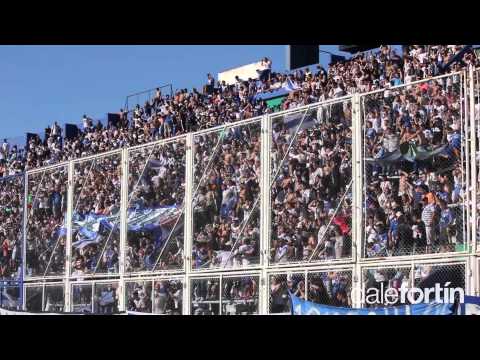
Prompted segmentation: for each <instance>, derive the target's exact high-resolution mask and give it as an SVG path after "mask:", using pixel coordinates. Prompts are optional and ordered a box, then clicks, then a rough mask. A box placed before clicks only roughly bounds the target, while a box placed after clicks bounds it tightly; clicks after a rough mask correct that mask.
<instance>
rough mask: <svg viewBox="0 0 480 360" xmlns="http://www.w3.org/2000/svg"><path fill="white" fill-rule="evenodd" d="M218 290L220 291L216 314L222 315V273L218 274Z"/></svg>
mask: <svg viewBox="0 0 480 360" xmlns="http://www.w3.org/2000/svg"><path fill="white" fill-rule="evenodd" d="M212 279H215V277H212ZM218 290H219V292H220V293H219V294H218V303H219V307H218V315H223V274H220V277H219V285H218Z"/></svg>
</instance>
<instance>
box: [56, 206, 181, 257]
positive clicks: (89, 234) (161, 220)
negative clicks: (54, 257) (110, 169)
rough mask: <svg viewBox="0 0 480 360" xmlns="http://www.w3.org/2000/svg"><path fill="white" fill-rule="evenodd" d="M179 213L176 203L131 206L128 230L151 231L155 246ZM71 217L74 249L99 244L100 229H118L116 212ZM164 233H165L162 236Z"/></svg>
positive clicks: (128, 214)
mask: <svg viewBox="0 0 480 360" xmlns="http://www.w3.org/2000/svg"><path fill="white" fill-rule="evenodd" d="M180 214H181V209H180V208H179V207H178V206H176V205H173V206H164V207H160V208H156V209H133V208H132V209H129V210H128V213H127V220H128V231H133V232H141V231H145V232H150V233H153V237H154V239H155V246H156V247H157V246H160V245H161V243H162V242H163V241H164V240H165V238H166V236H168V233H169V232H170V231H171V230H172V229H171V228H172V227H173V225H174V223H175V221H176V220H177V218H178V216H180ZM73 219H74V220H73V229H74V231H77V237H76V241H75V242H73V243H72V245H73V247H74V248H76V249H82V248H84V247H85V246H87V245H93V244H99V243H100V242H101V241H102V238H101V237H100V236H99V233H100V232H101V230H102V229H104V230H107V231H112V230H113V231H115V230H119V226H118V225H119V215H118V214H114V215H112V216H105V215H95V214H89V215H87V216H85V218H84V219H80V217H79V216H78V215H74V217H73ZM179 225H182V224H179ZM65 231H66V226H64V227H63V228H62V229H60V232H65ZM164 234H166V235H165V236H163V235H164Z"/></svg>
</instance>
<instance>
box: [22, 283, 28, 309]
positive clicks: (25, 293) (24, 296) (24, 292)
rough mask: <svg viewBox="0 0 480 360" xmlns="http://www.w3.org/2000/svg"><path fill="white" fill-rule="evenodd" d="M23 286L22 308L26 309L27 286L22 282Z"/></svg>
mask: <svg viewBox="0 0 480 360" xmlns="http://www.w3.org/2000/svg"><path fill="white" fill-rule="evenodd" d="M22 286H23V294H24V295H23V299H22V310H23V311H27V286H26V285H25V284H22Z"/></svg>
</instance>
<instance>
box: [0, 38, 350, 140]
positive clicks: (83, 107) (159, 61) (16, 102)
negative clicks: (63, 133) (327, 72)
mask: <svg viewBox="0 0 480 360" xmlns="http://www.w3.org/2000/svg"><path fill="white" fill-rule="evenodd" d="M320 49H321V50H325V51H329V52H333V53H335V54H341V55H348V54H345V53H340V52H339V51H338V45H321V46H320ZM264 56H267V57H269V58H271V59H272V62H273V70H274V71H284V70H285V64H286V46H285V45H192V46H185V45H181V46H180V45H178V46H175V45H169V46H164V45H158V46H104V45H102V46H100V45H97V46H41V45H38V46H0V109H1V110H0V111H1V116H0V125H1V126H0V137H1V139H3V138H9V139H12V140H13V141H14V142H15V143H17V142H19V143H20V144H22V145H23V144H24V139H25V133H26V132H35V133H39V134H41V135H42V136H43V131H44V129H45V127H47V126H50V125H51V124H53V122H54V121H57V122H58V123H59V124H61V125H63V124H65V123H77V124H78V123H80V122H81V119H82V116H83V115H84V114H87V115H88V116H90V117H92V118H93V119H103V118H105V117H106V114H107V113H108V112H117V111H119V110H120V108H122V107H123V106H124V104H125V98H126V96H127V95H130V94H133V93H136V92H140V91H143V90H146V89H151V88H155V87H157V86H160V85H165V84H172V86H173V90H174V91H175V90H176V89H180V88H182V89H183V88H187V89H188V90H191V89H192V88H193V87H196V88H197V89H201V88H202V86H203V84H204V83H205V81H206V76H207V73H212V74H213V75H214V76H215V77H217V74H218V73H219V72H221V71H223V70H227V69H231V68H234V67H237V66H241V65H245V64H249V63H252V62H256V61H259V60H260V59H261V58H262V57H264ZM329 60H330V56H329V55H327V54H323V53H321V55H320V63H321V64H322V65H323V66H325V67H327V65H328V62H329Z"/></svg>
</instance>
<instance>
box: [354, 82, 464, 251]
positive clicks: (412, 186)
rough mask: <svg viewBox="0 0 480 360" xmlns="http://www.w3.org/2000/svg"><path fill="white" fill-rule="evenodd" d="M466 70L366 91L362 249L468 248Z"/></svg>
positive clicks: (362, 102) (429, 249) (428, 249)
mask: <svg viewBox="0 0 480 360" xmlns="http://www.w3.org/2000/svg"><path fill="white" fill-rule="evenodd" d="M463 89H465V86H464V74H463V73H458V74H453V75H448V76H444V77H438V78H435V79H432V80H426V81H420V82H415V83H412V84H409V85H403V86H399V87H394V88H391V89H384V90H381V91H377V92H373V93H370V94H367V95H362V96H361V104H362V120H363V121H362V130H363V136H362V139H363V176H364V179H365V182H364V206H365V213H364V231H363V239H364V242H363V244H364V251H363V256H365V257H368V258H372V257H390V256H402V255H403V256H405V255H417V254H418V255H421V254H434V253H446V252H463V251H467V250H468V244H469V243H468V241H469V234H468V231H467V221H466V219H467V211H466V210H467V208H466V204H467V203H468V202H467V201H468V199H467V196H466V193H467V182H468V179H467V174H466V172H467V168H468V163H469V162H470V159H469V158H468V157H467V153H466V151H467V148H468V143H467V139H468V135H469V134H468V132H467V129H468V127H466V126H464V125H465V124H466V119H465V112H464V111H463V109H464V106H465V103H466V102H465V94H464V93H463V91H462V90H463Z"/></svg>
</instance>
